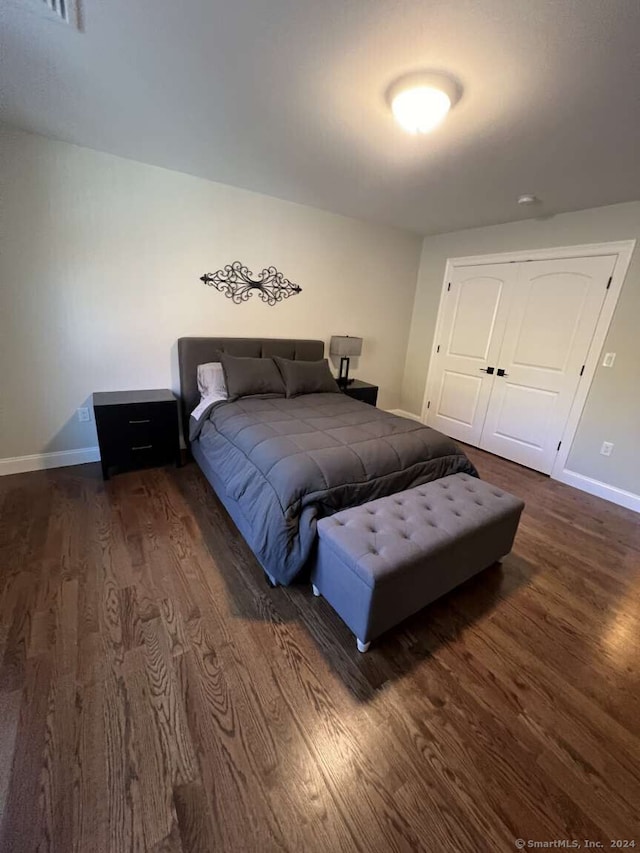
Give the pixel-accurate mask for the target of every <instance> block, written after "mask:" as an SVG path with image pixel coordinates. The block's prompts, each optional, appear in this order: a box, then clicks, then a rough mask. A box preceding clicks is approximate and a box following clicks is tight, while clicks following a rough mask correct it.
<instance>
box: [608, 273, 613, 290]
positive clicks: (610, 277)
mask: <svg viewBox="0 0 640 853" xmlns="http://www.w3.org/2000/svg"><path fill="white" fill-rule="evenodd" d="M612 281H613V276H612V275H611V276H609V281H608V282H607V290H609V288H610V287H611V282H612Z"/></svg>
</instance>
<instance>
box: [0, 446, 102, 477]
mask: <svg viewBox="0 0 640 853" xmlns="http://www.w3.org/2000/svg"><path fill="white" fill-rule="evenodd" d="M99 461H100V448H99V447H81V448H79V449H78V450H58V451H57V452H55V453H34V454H33V455H32V456H10V457H9V458H7V459H0V476H3V475H5V474H22V473H24V472H25V471H44V470H45V469H46V468H64V467H66V466H67V465H84V464H85V463H86V462H99Z"/></svg>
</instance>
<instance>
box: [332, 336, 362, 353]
mask: <svg viewBox="0 0 640 853" xmlns="http://www.w3.org/2000/svg"><path fill="white" fill-rule="evenodd" d="M361 352H362V338H352V337H351V335H333V336H332V338H331V343H330V344H329V354H330V355H339V356H341V357H343V358H344V357H345V356H346V357H350V356H355V355H360V353H361Z"/></svg>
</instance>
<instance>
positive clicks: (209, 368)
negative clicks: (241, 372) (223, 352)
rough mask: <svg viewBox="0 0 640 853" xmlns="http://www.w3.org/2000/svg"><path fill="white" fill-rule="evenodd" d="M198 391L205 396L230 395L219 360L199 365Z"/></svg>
mask: <svg viewBox="0 0 640 853" xmlns="http://www.w3.org/2000/svg"><path fill="white" fill-rule="evenodd" d="M198 391H199V392H200V394H201V396H202V397H203V398H204V397H211V396H217V397H219V396H223V397H225V398H226V397H227V396H228V394H227V385H226V383H225V381H224V373H223V371H222V365H221V364H220V362H219V361H211V362H209V363H208V364H199V365H198Z"/></svg>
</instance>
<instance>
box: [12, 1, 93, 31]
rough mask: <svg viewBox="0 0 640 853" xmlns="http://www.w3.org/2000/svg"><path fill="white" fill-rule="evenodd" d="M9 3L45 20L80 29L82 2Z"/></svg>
mask: <svg viewBox="0 0 640 853" xmlns="http://www.w3.org/2000/svg"><path fill="white" fill-rule="evenodd" d="M9 3H10V5H12V6H19V7H20V8H21V9H24V10H26V11H27V12H32V13H34V14H36V15H38V17H40V18H44V19H45V20H48V21H54V22H57V23H60V24H68V25H69V26H70V27H73V28H74V29H76V30H79V29H80V9H79V5H80V0H9Z"/></svg>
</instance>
